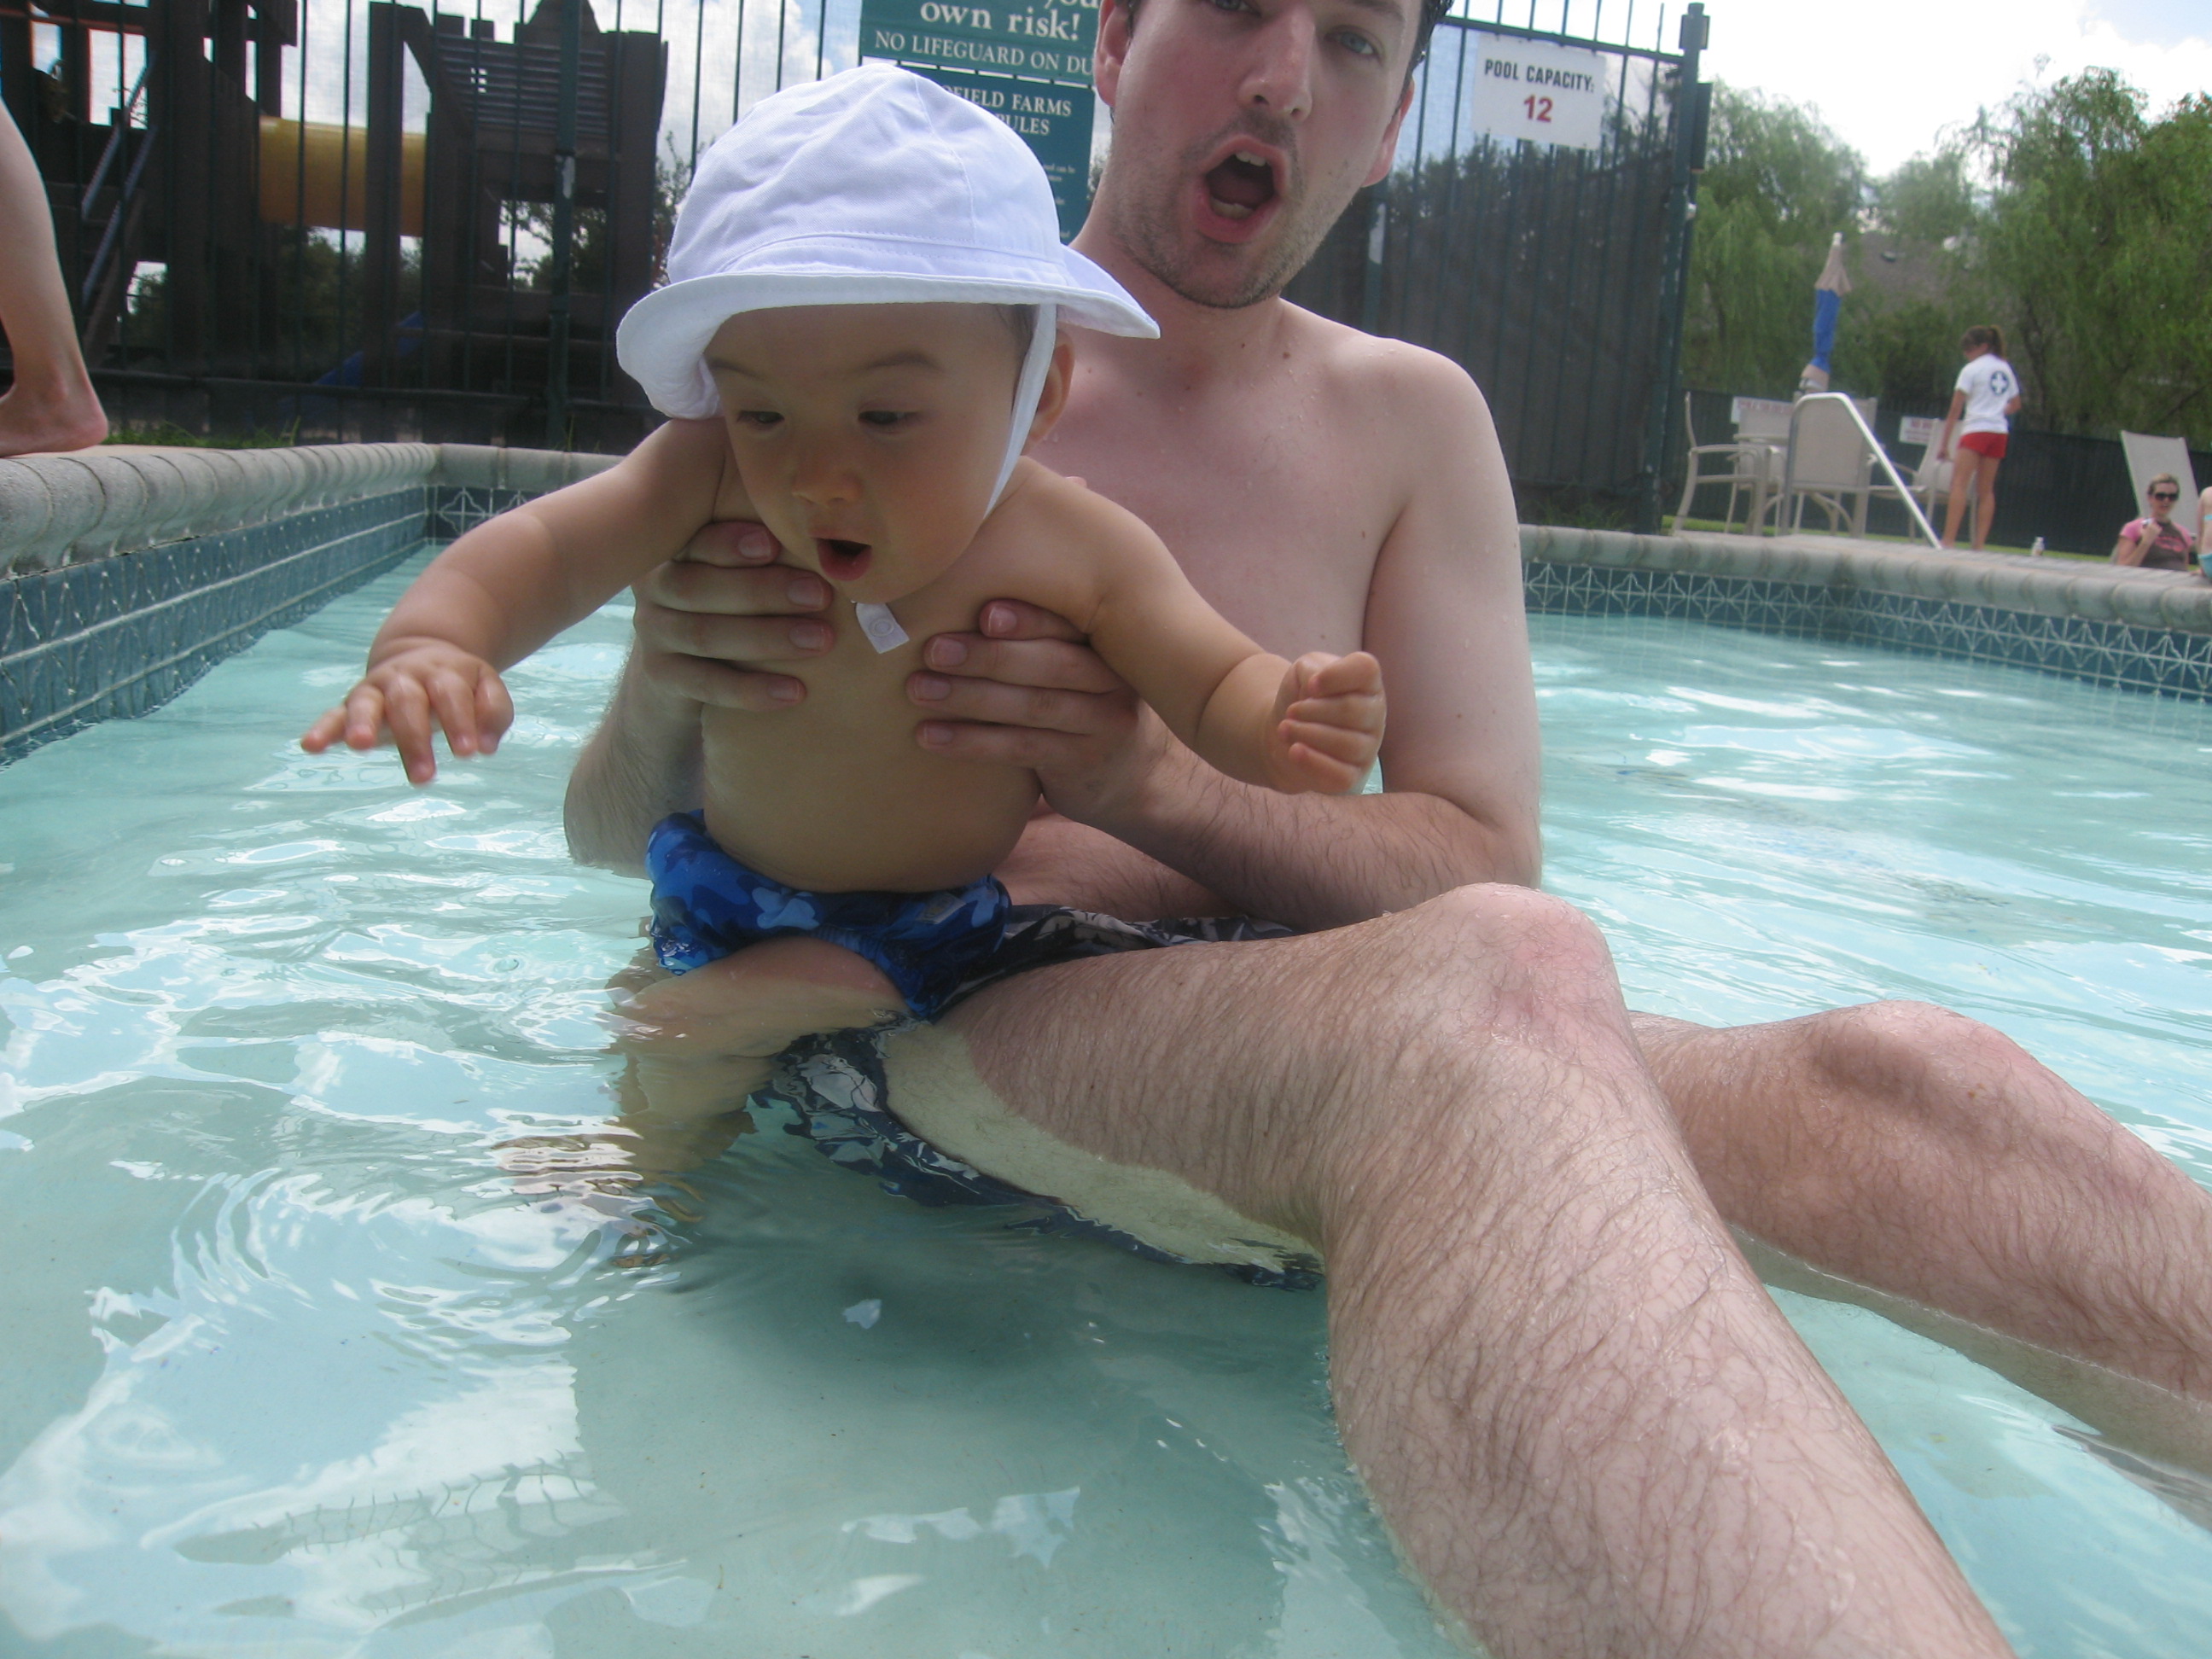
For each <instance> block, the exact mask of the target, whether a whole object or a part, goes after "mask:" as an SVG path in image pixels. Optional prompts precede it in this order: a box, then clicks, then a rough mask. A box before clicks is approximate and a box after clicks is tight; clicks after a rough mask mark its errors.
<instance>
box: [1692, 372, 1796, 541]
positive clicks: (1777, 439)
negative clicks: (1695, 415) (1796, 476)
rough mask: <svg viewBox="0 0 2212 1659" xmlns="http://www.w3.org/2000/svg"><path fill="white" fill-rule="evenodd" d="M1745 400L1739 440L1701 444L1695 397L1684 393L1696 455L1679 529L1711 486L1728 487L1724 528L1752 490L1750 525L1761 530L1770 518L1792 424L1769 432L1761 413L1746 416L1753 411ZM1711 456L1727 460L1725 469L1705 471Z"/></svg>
mask: <svg viewBox="0 0 2212 1659" xmlns="http://www.w3.org/2000/svg"><path fill="white" fill-rule="evenodd" d="M1744 402H1745V400H1744V399H1742V398H1738V399H1737V400H1736V404H1737V408H1738V417H1737V421H1736V435H1735V441H1734V442H1732V443H1725V444H1701V443H1699V441H1698V429H1697V426H1696V423H1695V422H1694V421H1693V420H1692V417H1691V413H1690V404H1691V398H1690V394H1689V393H1688V392H1684V393H1683V394H1682V430H1683V431H1684V432H1685V433H1686V434H1687V435H1688V436H1689V440H1690V453H1689V457H1688V465H1687V467H1686V471H1685V475H1684V477H1683V479H1682V504H1681V505H1680V507H1676V508H1675V509H1674V522H1675V525H1676V526H1677V527H1679V526H1680V524H1681V522H1682V520H1685V519H1686V518H1688V517H1689V516H1690V498H1691V497H1692V496H1693V495H1696V494H1697V493H1698V491H1699V489H1700V488H1702V487H1704V486H1705V485H1710V484H1726V485H1727V486H1728V492H1729V499H1728V511H1727V513H1724V514H1723V516H1722V519H1721V522H1722V523H1723V525H1734V524H1735V498H1736V496H1737V495H1739V494H1741V492H1742V491H1743V490H1745V489H1749V490H1750V492H1751V517H1750V520H1748V522H1747V526H1746V527H1747V528H1748V529H1753V530H1756V529H1757V528H1758V527H1759V520H1760V519H1761V518H1762V517H1764V516H1765V511H1766V498H1767V495H1768V494H1769V493H1770V492H1771V490H1772V489H1773V488H1774V486H1775V484H1776V483H1777V482H1778V480H1779V478H1780V477H1781V476H1782V473H1781V463H1782V444H1783V442H1784V440H1785V439H1786V438H1787V436H1788V430H1787V427H1788V423H1787V422H1786V421H1785V422H1784V428H1783V430H1781V431H1769V430H1766V429H1765V428H1767V427H1769V426H1771V424H1772V422H1771V421H1765V422H1762V421H1761V420H1760V419H1759V416H1757V414H1756V413H1751V417H1750V418H1749V419H1748V420H1747V419H1746V418H1745V416H1746V414H1747V413H1749V411H1745V410H1743V409H1742V405H1743V404H1744ZM1710 456H1718V457H1720V458H1721V470H1719V471H1711V472H1707V471H1700V467H1701V465H1703V462H1704V459H1705V458H1706V457H1710Z"/></svg>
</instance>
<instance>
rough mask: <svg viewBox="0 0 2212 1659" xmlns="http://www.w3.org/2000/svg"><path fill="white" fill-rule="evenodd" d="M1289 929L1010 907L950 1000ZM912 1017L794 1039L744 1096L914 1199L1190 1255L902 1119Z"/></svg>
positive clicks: (835, 1157)
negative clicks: (906, 1038) (1035, 975)
mask: <svg viewBox="0 0 2212 1659" xmlns="http://www.w3.org/2000/svg"><path fill="white" fill-rule="evenodd" d="M1294 931H1295V930H1294V929H1291V928H1289V927H1282V926H1279V924H1277V923H1274V922H1270V921H1247V920H1245V919H1243V918H1242V917H1236V916H1201V917H1195V918H1189V919H1184V920H1178V921H1152V922H1129V921H1115V919H1114V918H1113V917H1111V916H1100V915H1091V914H1089V913H1088V912H1086V911H1082V910H1070V909H1066V908H1062V907H1060V906H1059V905H1051V904H1024V905H1015V906H1012V908H1009V909H1008V911H1007V913H1006V923H1005V926H1004V928H1003V929H1002V931H1001V933H1000V939H999V942H998V945H997V947H996V949H994V951H992V952H991V954H990V957H989V959H988V961H987V963H985V964H984V965H983V966H982V967H981V968H980V969H978V970H977V971H976V972H975V973H974V974H973V975H971V976H970V977H969V978H968V979H966V980H965V981H963V982H962V983H960V984H959V985H957V987H954V988H953V990H952V992H951V994H950V995H948V996H947V997H946V998H945V1006H947V1007H949V1006H951V1005H952V1004H953V1003H956V1002H957V1001H959V1000H961V999H962V998H963V997H968V996H972V995H973V994H975V993H976V992H978V991H981V990H982V989H983V988H984V987H987V986H989V985H992V984H994V983H996V982H997V981H1000V980H1002V979H1006V978H1009V977H1011V976H1012V975H1015V974H1019V973H1025V972H1027V971H1029V970H1030V969H1034V968H1048V967H1051V966H1053V965H1054V964H1055V963H1063V962H1076V961H1079V960H1081V959H1083V958H1084V957H1103V956H1117V955H1120V954H1121V953H1122V952H1124V951H1153V950H1161V949H1164V948H1168V947H1170V946H1173V945H1194V944H1227V943H1233V942H1241V941H1245V940H1252V939H1288V938H1290V937H1291V934H1292V933H1294ZM912 1023H913V1022H911V1021H908V1022H904V1023H902V1024H892V1025H878V1026H872V1027H869V1028H866V1029H864V1030H846V1031H829V1032H825V1033H823V1034H822V1035H820V1036H810V1037H803V1038H801V1039H800V1040H799V1042H795V1043H793V1045H792V1046H791V1047H790V1048H787V1049H785V1050H784V1052H783V1053H782V1054H781V1055H779V1056H778V1057H777V1060H776V1066H775V1076H774V1077H773V1078H772V1079H770V1080H769V1084H768V1085H767V1086H766V1087H764V1088H763V1089H761V1090H760V1091H758V1092H757V1093H756V1094H755V1095H754V1096H753V1097H752V1102H751V1104H752V1105H753V1106H754V1107H755V1108H756V1109H758V1108H763V1107H766V1108H769V1109H775V1108H781V1109H783V1110H784V1111H786V1112H788V1113H789V1114H790V1115H791V1120H792V1121H789V1122H787V1123H786V1124H785V1125H784V1127H785V1129H786V1131H787V1133H792V1134H795V1135H799V1136H800V1137H802V1138H803V1139H806V1140H808V1141H810V1142H811V1144H812V1145H813V1146H814V1149H815V1150H816V1151H817V1152H821V1153H822V1154H823V1156H824V1157H826V1158H829V1159H830V1160H831V1161H832V1162H834V1163H836V1164H840V1165H842V1167H844V1168H845V1169H848V1170H853V1171H854V1173H856V1174H860V1175H866V1176H873V1177H874V1178H875V1179H876V1180H877V1181H878V1182H880V1183H881V1184H882V1186H883V1188H884V1191H885V1192H888V1193H895V1194H898V1195H899V1196H901V1197H902V1198H909V1199H912V1200H915V1202H916V1203H918V1204H928V1205H943V1204H976V1205H1003V1206H1009V1207H1010V1208H1013V1209H1015V1210H1017V1211H1018V1214H1017V1215H1016V1216H1015V1217H1014V1218H1012V1220H1011V1222H1010V1223H1009V1225H1012V1226H1015V1227H1020V1228H1024V1229H1027V1230H1029V1231H1036V1232H1042V1233H1054V1234H1060V1235H1063V1236H1066V1237H1081V1238H1095V1239H1099V1240H1103V1241H1104V1242H1105V1243H1112V1244H1117V1245H1119V1246H1121V1248H1122V1249H1127V1250H1131V1251H1133V1252H1134V1253H1135V1254H1137V1255H1141V1256H1144V1257H1146V1258H1147V1259H1149V1260H1151V1261H1171V1262H1182V1261H1184V1260H1185V1258H1183V1257H1182V1256H1179V1255H1172V1254H1170V1253H1169V1252H1168V1251H1165V1250H1162V1249H1158V1248H1156V1247H1154V1246H1152V1245H1151V1244H1147V1243H1145V1242H1144V1241H1143V1240H1142V1239H1140V1238H1138V1237H1135V1236H1134V1235H1133V1234H1130V1233H1127V1232H1124V1231H1121V1229H1120V1228H1118V1227H1113V1226H1109V1225H1106V1224H1104V1223H1103V1222H1099V1221H1094V1220H1092V1219H1091V1218H1089V1217H1087V1216H1084V1215H1081V1214H1079V1213H1078V1212H1075V1211H1074V1210H1072V1209H1070V1208H1068V1207H1067V1206H1066V1205H1064V1204H1061V1203H1060V1202H1059V1201H1058V1200H1054V1199H1052V1198H1048V1197H1042V1196H1040V1195H1039V1194H1035V1193H1028V1192H1024V1191H1023V1190H1022V1189H1021V1188H1018V1187H1010V1186H1008V1185H1007V1184H1006V1182H1001V1181H998V1180H994V1178H993V1177H992V1176H987V1175H986V1174H984V1173H983V1172H982V1171H981V1170H977V1169H975V1168H973V1167H972V1166H970V1165H969V1164H963V1163H962V1162H961V1161H960V1160H959V1159H958V1158H953V1157H951V1156H950V1155H949V1154H947V1153H945V1152H941V1151H939V1149H938V1148H937V1147H935V1146H932V1145H931V1144H930V1143H929V1142H928V1141H927V1140H924V1139H922V1138H921V1136H919V1135H917V1134H915V1133H914V1132H913V1131H912V1130H910V1129H908V1127H906V1125H905V1124H903V1123H902V1122H900V1121H899V1120H898V1118H897V1117H896V1116H895V1115H893V1113H892V1111H891V1109H890V1104H889V1103H890V1085H889V1084H888V1083H887V1082H886V1080H885V1079H884V1039H885V1038H886V1037H888V1036H891V1035H892V1034H893V1033H895V1032H896V1031H899V1030H905V1029H907V1026H908V1025H910V1024H912ZM1319 1269H1320V1264H1319V1263H1318V1262H1316V1261H1312V1260H1311V1259H1310V1258H1306V1259H1301V1260H1292V1261H1284V1262H1282V1263H1281V1265H1280V1266H1279V1267H1257V1266H1245V1265H1237V1266H1227V1265H1225V1266H1223V1267H1222V1271H1224V1272H1226V1273H1231V1274H1233V1275H1235V1276H1236V1277H1237V1278H1239V1279H1244V1280H1246V1281H1247V1282H1249V1283H1250V1284H1254V1285H1266V1286H1272V1287H1276V1288H1280V1289H1285V1290H1310V1289H1311V1288H1312V1287H1313V1286H1315V1285H1317V1284H1319V1283H1320V1282H1321V1275H1320V1270H1319Z"/></svg>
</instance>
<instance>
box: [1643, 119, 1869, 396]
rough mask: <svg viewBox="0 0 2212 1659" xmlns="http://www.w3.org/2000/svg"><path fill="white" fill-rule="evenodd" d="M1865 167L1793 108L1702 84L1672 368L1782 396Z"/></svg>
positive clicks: (1849, 225)
mask: <svg viewBox="0 0 2212 1659" xmlns="http://www.w3.org/2000/svg"><path fill="white" fill-rule="evenodd" d="M1866 196H1867V178H1866V164H1865V163H1864V162H1863V161H1861V160H1860V159H1859V155H1858V153H1857V151H1856V150H1853V149H1851V148H1850V146H1849V145H1847V144H1845V143H1843V141H1842V140H1840V139H1838V137H1836V136H1835V135H1834V134H1833V133H1832V132H1830V131H1828V130H1827V128H1826V127H1825V126H1823V125H1820V121H1819V119H1818V118H1816V117H1815V116H1814V115H1813V114H1812V112H1809V111H1808V110H1806V109H1804V108H1802V107H1801V106H1797V105H1795V104H1790V103H1786V102H1782V101H1778V100H1773V99H1769V98H1765V97H1764V96H1762V95H1760V94H1758V93H1755V92H1743V91H1739V90H1738V89H1737V88H1734V87H1730V86H1727V85H1725V84H1720V85H1716V86H1715V87H1714V88H1713V113H1712V125H1711V130H1710V136H1709V138H1708V141H1707V147H1706V163H1705V176H1704V178H1703V179H1702V180H1701V181H1700V182H1699V189H1698V217H1697V228H1696V234H1695V236H1694V239H1693V240H1692V246H1691V258H1690V289H1689V296H1688V299H1689V307H1688V311H1687V313H1686V316H1685V318H1684V320H1683V346H1682V362H1683V370H1684V373H1685V374H1686V377H1687V378H1688V379H1689V380H1691V381H1692V383H1693V384H1695V385H1699V386H1716V387H1720V388H1723V389H1725V390H1727V391H1730V392H1747V393H1753V394H1756V395H1760V396H1766V397H1784V396H1787V395H1788V394H1789V392H1790V391H1791V390H1792V389H1793V388H1794V387H1795V386H1796V384H1797V375H1798V372H1799V371H1800V370H1801V369H1802V368H1804V366H1805V360H1806V358H1807V356H1808V355H1809V353H1810V352H1811V349H1812V327H1813V282H1814V278H1815V277H1817V276H1819V275H1820V265H1821V263H1822V262H1823V261H1824V260H1825V259H1826V258H1827V252H1828V239H1829V238H1830V237H1831V236H1832V235H1833V234H1835V233H1836V232H1837V231H1838V230H1842V231H1844V232H1845V233H1846V234H1849V233H1850V231H1851V230H1852V229H1853V228H1855V227H1856V226H1857V221H1858V216H1859V212H1860V210H1861V208H1862V207H1863V205H1864V204H1865V200H1866Z"/></svg>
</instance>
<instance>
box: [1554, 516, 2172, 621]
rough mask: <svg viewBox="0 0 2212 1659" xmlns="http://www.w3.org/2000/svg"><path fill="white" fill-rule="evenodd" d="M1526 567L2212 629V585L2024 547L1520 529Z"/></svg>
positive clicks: (2083, 619)
mask: <svg viewBox="0 0 2212 1659" xmlns="http://www.w3.org/2000/svg"><path fill="white" fill-rule="evenodd" d="M1521 556H1522V561H1523V562H1525V563H1528V564H1559V565H1584V566H1589V567H1591V568H1601V569H1612V570H1643V571H1652V572H1666V573H1669V574H1689V575H1704V576H1714V577H1721V578H1725V579H1729V580H1737V581H1762V582H1787V583H1790V584H1791V585H1792V586H1802V587H1810V588H1823V589H1832V590H1836V591H1838V592H1865V593H1887V594H1895V595H1899V596H1903V597H1910V598H1914V599H1929V600H1935V601H1939V602H1942V601H1948V602H1950V603H1953V604H1958V605H1983V606H1989V607H1992V608H1994V609H1997V610H2002V611H2022V612H2028V613H2032V614H2034V615H2037V616H2044V617H2074V618H2078V619H2079V620H2081V621H2083V622H2092V623H2118V624H2120V625H2123V626H2126V627H2131V628H2146V629H2174V630H2177V631H2179V632H2182V633H2186V634H2196V635H2212V581H2207V580H2204V579H2203V577H2201V576H2199V575H2197V574H2195V573H2194V572H2192V571H2178V570H2142V569H2124V568H2119V567H2117V566H2113V565H2111V564H2100V563H2097V562H2093V561H2087V560H2081V559H2074V558H2067V557H2063V556H2060V557H2050V556H2036V555H2033V554H2026V553H1974V552H1941V553H1939V552H1937V551H1936V550H1933V549H1931V548H1928V547H1923V546H1915V545H1912V544H1906V543H1900V542H1875V541H1859V540H1854V539H1852V538H1850V537H1844V536H1804V535H1799V536H1773V537H1755V536H1728V535H1712V534H1705V535H1697V534H1692V535H1687V536H1633V535H1629V534H1627V533H1626V532H1620V531H1608V530H1577V529H1571V528H1566V527H1564V526H1552V525H1523V526H1522V527H1521Z"/></svg>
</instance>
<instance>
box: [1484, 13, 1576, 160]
mask: <svg viewBox="0 0 2212 1659" xmlns="http://www.w3.org/2000/svg"><path fill="white" fill-rule="evenodd" d="M1476 38H1477V39H1478V40H1480V41H1481V42H1482V46H1481V48H1480V54H1479V56H1480V62H1478V63H1477V64H1476V65H1475V70H1474V88H1473V91H1474V98H1473V99H1472V100H1470V101H1471V103H1472V106H1473V107H1472V110H1471V111H1470V124H1471V125H1473V126H1474V130H1475V131H1477V132H1480V133H1483V134H1486V135H1487V136H1488V137H1492V138H1496V139H1498V140H1500V141H1501V142H1504V143H1510V142H1511V141H1512V140H1514V139H1516V138H1526V139H1527V140H1528V142H1529V143H1532V144H1559V145H1563V146H1565V148H1567V149H1596V148H1597V147H1598V142H1599V140H1600V139H1601V138H1602V137H1604V134H1605V93H1606V64H1605V59H1604V58H1603V57H1602V56H1601V54H1599V53H1597V52H1585V51H1583V49H1582V48H1580V47H1578V46H1555V45H1553V43H1552V42H1550V41H1548V40H1516V39H1513V38H1512V37H1510V36H1508V35H1503V34H1487V33H1478V35H1477V36H1476Z"/></svg>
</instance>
